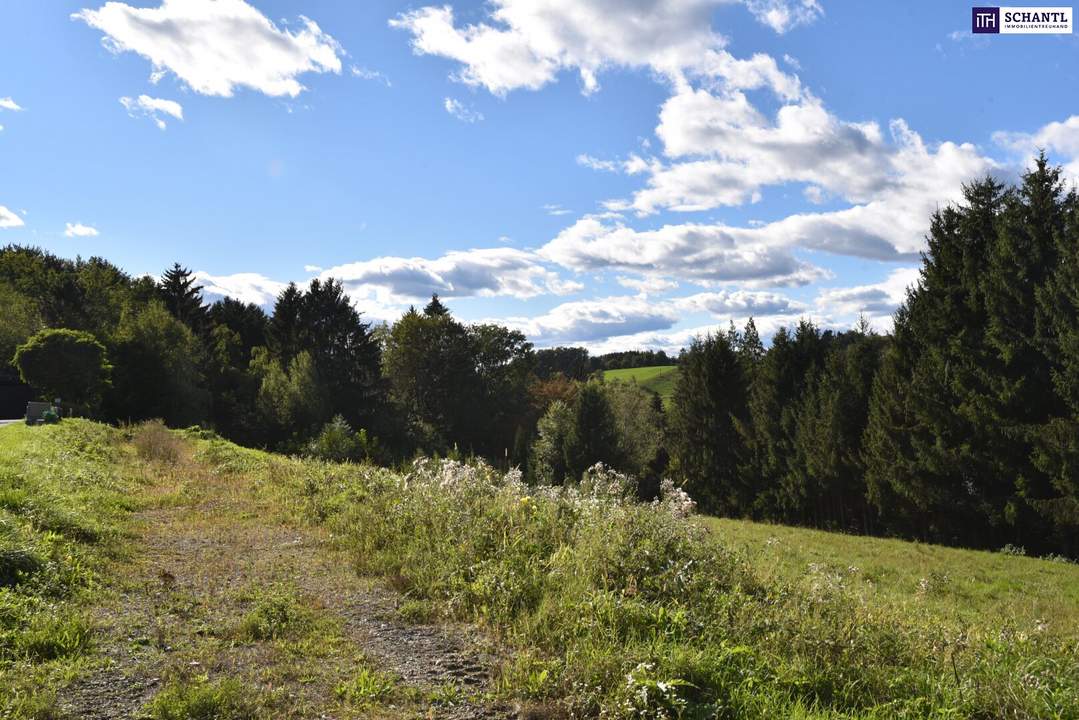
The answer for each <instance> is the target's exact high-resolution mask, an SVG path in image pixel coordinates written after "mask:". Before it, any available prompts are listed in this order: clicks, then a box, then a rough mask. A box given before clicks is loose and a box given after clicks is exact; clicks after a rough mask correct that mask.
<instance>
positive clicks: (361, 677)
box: [334, 665, 396, 707]
mask: <svg viewBox="0 0 1079 720" xmlns="http://www.w3.org/2000/svg"><path fill="white" fill-rule="evenodd" d="M395 684H396V683H395V681H394V678H393V677H392V676H391V675H387V674H385V673H381V672H378V671H377V670H373V669H371V668H370V667H368V666H366V665H361V666H360V668H359V670H357V671H356V674H355V675H354V676H353V677H352V679H350V680H348V681H346V682H343V683H341V684H340V685H338V686H337V687H336V688H334V694H335V695H336V696H337V698H338V699H339V700H343V701H345V702H348V703H350V704H352V705H358V706H360V707H367V706H369V705H372V704H374V703H378V702H380V701H382V700H385V699H386V698H387V697H389V696H390V695H391V694H392V693H393V690H394V686H395Z"/></svg>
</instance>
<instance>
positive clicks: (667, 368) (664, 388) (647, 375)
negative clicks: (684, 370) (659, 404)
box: [603, 365, 678, 402]
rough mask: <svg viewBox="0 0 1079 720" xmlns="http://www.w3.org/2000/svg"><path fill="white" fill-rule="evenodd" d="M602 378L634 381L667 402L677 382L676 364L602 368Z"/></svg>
mask: <svg viewBox="0 0 1079 720" xmlns="http://www.w3.org/2000/svg"><path fill="white" fill-rule="evenodd" d="M603 379H604V380H621V381H623V382H634V381H635V382H636V383H637V384H638V385H640V386H641V387H643V388H645V389H647V390H651V391H652V392H654V393H656V394H657V395H659V396H660V397H661V398H663V401H664V402H668V401H670V399H671V396H673V395H674V386H675V384H676V383H677V382H678V366H677V365H653V366H651V367H639V368H624V369H622V370H604V371H603Z"/></svg>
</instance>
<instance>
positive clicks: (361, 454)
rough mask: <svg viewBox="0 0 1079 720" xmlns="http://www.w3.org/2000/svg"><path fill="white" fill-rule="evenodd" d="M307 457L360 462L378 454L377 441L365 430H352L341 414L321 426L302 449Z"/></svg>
mask: <svg viewBox="0 0 1079 720" xmlns="http://www.w3.org/2000/svg"><path fill="white" fill-rule="evenodd" d="M304 454H305V455H307V456H308V457H312V458H316V459H318V460H325V461H328V462H361V461H365V460H371V459H372V458H373V457H375V456H377V455H378V441H377V440H376V439H375V438H369V437H368V436H367V431H366V430H360V431H359V432H353V431H352V428H351V427H350V426H349V424H348V422H346V421H345V418H344V417H342V416H341V415H337V416H335V417H334V419H333V420H331V421H330V422H328V423H326V424H325V425H324V426H323V427H322V431H321V432H319V434H318V436H317V437H315V438H314V439H313V440H311V442H309V443H308V444H307V447H306V448H305V449H304Z"/></svg>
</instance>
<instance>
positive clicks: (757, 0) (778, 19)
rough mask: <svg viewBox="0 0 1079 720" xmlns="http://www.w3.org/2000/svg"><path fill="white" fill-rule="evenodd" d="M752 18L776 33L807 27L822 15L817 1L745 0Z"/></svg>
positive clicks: (822, 12)
mask: <svg viewBox="0 0 1079 720" xmlns="http://www.w3.org/2000/svg"><path fill="white" fill-rule="evenodd" d="M746 7H748V8H749V11H750V12H751V13H753V15H754V17H756V18H757V20H759V21H760V22H762V23H764V24H765V25H767V26H768V27H770V28H772V29H773V30H775V31H776V32H777V33H780V34H783V33H785V32H787V31H788V30H790V29H791V28H794V27H797V26H798V25H808V24H810V23H812V22H814V21H816V20H817V19H818V18H820V16H822V15H823V14H824V8H822V7H821V6H820V3H819V2H817V0H746Z"/></svg>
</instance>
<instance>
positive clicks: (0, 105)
mask: <svg viewBox="0 0 1079 720" xmlns="http://www.w3.org/2000/svg"><path fill="white" fill-rule="evenodd" d="M0 110H11V111H12V112H19V111H21V110H22V108H21V107H19V103H17V102H15V101H14V100H12V99H11V98H10V97H5V98H0Z"/></svg>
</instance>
